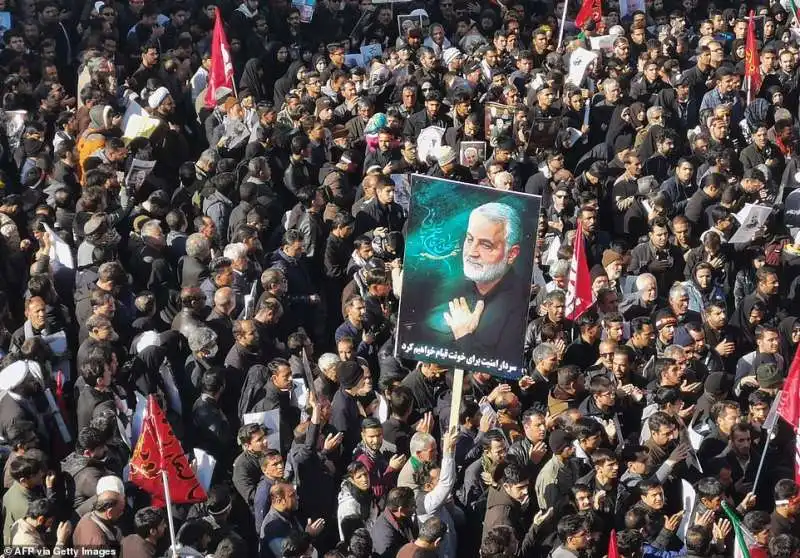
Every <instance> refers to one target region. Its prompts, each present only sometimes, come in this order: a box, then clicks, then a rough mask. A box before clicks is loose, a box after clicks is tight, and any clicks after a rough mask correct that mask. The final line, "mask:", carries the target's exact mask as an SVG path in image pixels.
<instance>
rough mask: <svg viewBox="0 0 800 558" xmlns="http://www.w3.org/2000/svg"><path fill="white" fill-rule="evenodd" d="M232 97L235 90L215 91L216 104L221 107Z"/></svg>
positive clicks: (221, 88) (222, 88)
mask: <svg viewBox="0 0 800 558" xmlns="http://www.w3.org/2000/svg"><path fill="white" fill-rule="evenodd" d="M231 95H233V89H231V88H230V87H217V88H216V89H215V90H214V102H215V103H216V104H218V105H221V104H222V103H224V102H225V99H227V98H228V97H229V96H231Z"/></svg>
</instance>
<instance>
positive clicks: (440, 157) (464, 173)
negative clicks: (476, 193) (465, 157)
mask: <svg viewBox="0 0 800 558" xmlns="http://www.w3.org/2000/svg"><path fill="white" fill-rule="evenodd" d="M457 155H458V154H457V153H456V150H455V149H453V148H452V147H450V146H449V145H442V146H441V147H439V148H438V149H437V150H436V151H435V152H434V157H435V158H436V164H435V165H434V166H433V167H431V170H429V171H428V176H436V177H439V178H446V179H448V180H458V181H459V182H469V183H472V182H475V181H474V180H473V178H472V173H471V172H469V169H468V168H466V167H465V166H463V165H459V164H458V161H456V157H457Z"/></svg>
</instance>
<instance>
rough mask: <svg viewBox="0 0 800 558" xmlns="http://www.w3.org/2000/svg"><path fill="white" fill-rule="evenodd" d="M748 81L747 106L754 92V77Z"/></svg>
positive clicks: (750, 77)
mask: <svg viewBox="0 0 800 558" xmlns="http://www.w3.org/2000/svg"><path fill="white" fill-rule="evenodd" d="M746 79H747V104H748V105H749V104H750V100H751V97H752V91H753V76H747V78H746ZM740 99H741V97H740Z"/></svg>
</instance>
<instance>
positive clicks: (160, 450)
mask: <svg viewBox="0 0 800 558" xmlns="http://www.w3.org/2000/svg"><path fill="white" fill-rule="evenodd" d="M155 404H156V401H155V396H154V395H150V396H148V398H147V414H146V415H145V417H144V420H148V419H149V420H153V406H154V405H155ZM142 429H144V425H143V428H142ZM153 434H154V435H155V438H156V444H157V445H158V455H159V463H158V466H159V468H160V469H161V482H162V483H164V501H166V503H167V523H168V524H169V540H170V544H171V545H172V558H178V548H177V546H176V545H177V542H176V541H175V519H174V518H173V517H172V495H171V494H170V492H169V479H168V477H167V468H166V467H164V443H163V441H162V440H161V434H159V432H158V428H153Z"/></svg>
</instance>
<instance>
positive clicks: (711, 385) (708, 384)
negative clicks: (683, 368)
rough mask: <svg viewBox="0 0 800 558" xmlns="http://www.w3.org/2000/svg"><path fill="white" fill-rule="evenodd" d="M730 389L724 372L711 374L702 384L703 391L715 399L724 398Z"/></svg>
mask: <svg viewBox="0 0 800 558" xmlns="http://www.w3.org/2000/svg"><path fill="white" fill-rule="evenodd" d="M730 389H731V382H730V380H729V379H728V377H727V376H726V375H725V373H724V372H712V373H711V374H709V375H708V377H707V378H706V381H705V382H703V390H704V391H705V392H706V393H710V394H711V395H713V396H715V397H725V395H727V393H728V391H729V390H730Z"/></svg>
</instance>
